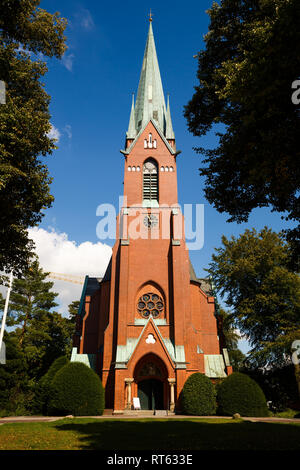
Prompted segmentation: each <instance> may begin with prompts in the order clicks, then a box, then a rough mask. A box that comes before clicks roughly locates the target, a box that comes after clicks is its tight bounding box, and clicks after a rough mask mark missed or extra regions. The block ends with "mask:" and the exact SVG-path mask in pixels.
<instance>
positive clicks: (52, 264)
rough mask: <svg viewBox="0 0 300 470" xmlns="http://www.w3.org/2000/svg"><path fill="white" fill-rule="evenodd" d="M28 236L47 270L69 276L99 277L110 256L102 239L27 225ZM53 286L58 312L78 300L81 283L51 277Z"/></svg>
mask: <svg viewBox="0 0 300 470" xmlns="http://www.w3.org/2000/svg"><path fill="white" fill-rule="evenodd" d="M29 237H30V238H31V239H32V240H33V241H34V243H35V245H36V253H37V255H38V256H39V261H40V264H41V266H42V268H43V269H44V271H47V272H55V273H61V274H65V275H66V277H68V276H70V278H71V279H72V277H71V276H85V275H86V274H87V275H89V276H91V277H102V276H103V275H104V273H105V270H106V267H107V265H108V263H109V260H110V257H111V252H112V250H111V247H110V246H108V245H105V244H104V243H101V242H98V243H91V242H88V241H87V242H83V243H81V244H77V243H76V242H75V241H71V240H69V238H68V235H67V234H66V233H58V232H56V231H54V230H52V231H47V230H44V229H42V228H37V227H35V228H31V229H29ZM52 280H53V282H54V286H53V290H54V291H55V292H57V293H58V294H59V296H58V298H57V299H58V300H57V303H59V308H58V310H59V311H60V312H61V313H67V312H68V305H69V304H70V303H71V302H72V301H73V300H79V299H80V295H81V291H82V285H79V284H73V283H70V282H67V281H60V280H54V279H52Z"/></svg>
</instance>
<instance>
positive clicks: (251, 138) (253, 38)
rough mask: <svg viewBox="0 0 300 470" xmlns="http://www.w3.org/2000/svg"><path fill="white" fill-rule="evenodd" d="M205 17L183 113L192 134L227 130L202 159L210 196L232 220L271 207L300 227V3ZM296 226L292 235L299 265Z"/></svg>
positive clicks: (241, 7)
mask: <svg viewBox="0 0 300 470" xmlns="http://www.w3.org/2000/svg"><path fill="white" fill-rule="evenodd" d="M219 3H220V4H218V3H217V2H214V3H213V5H212V7H211V9H210V10H208V14H209V16H210V25H209V31H208V33H207V34H206V36H205V37H204V41H205V49H204V50H202V51H200V52H199V54H198V72H197V77H198V80H199V84H198V85H197V86H196V87H195V93H194V95H193V97H192V99H191V101H190V102H189V103H188V105H187V106H186V107H185V117H186V119H187V122H188V128H189V130H190V132H192V133H193V134H194V135H195V136H202V135H205V134H206V133H207V132H208V131H209V130H210V129H211V128H212V126H213V125H214V124H220V123H221V124H223V125H224V126H225V130H224V132H222V133H218V134H217V135H218V136H219V142H218V145H217V147H216V148H215V149H209V150H205V149H203V148H198V149H197V150H198V152H200V153H202V154H203V155H204V156H205V158H204V160H203V166H202V167H201V168H200V174H201V175H203V176H205V177H206V181H205V195H206V197H207V199H208V201H209V202H210V203H212V204H213V205H214V206H215V207H216V209H217V210H218V211H220V212H227V213H229V214H230V218H229V221H237V222H241V221H247V219H248V216H249V213H250V212H251V210H252V209H254V208H256V207H263V206H269V205H270V206H271V207H272V209H273V210H275V211H278V212H281V213H283V216H284V217H286V218H287V219H288V220H291V221H296V222H298V223H299V218H300V212H299V189H300V186H299V181H300V166H299V159H300V146H299V135H300V116H299V112H298V109H297V107H296V106H295V105H294V104H293V102H292V99H291V97H292V93H293V90H292V83H293V82H294V81H295V80H296V79H298V78H299V70H300V29H299V23H300V3H299V0H221V1H220V2H219ZM299 234H300V229H299V225H298V226H297V227H296V228H294V229H288V230H287V233H286V235H287V237H288V239H289V240H290V241H291V242H293V243H292V244H293V249H294V252H295V253H296V256H295V257H294V258H291V261H293V262H294V263H296V264H297V263H298V261H299V260H298V255H299V253H300V248H299V243H300V240H299Z"/></svg>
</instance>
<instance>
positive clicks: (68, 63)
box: [61, 53, 75, 72]
mask: <svg viewBox="0 0 300 470" xmlns="http://www.w3.org/2000/svg"><path fill="white" fill-rule="evenodd" d="M74 57H75V55H74V54H67V53H64V55H63V56H62V58H61V60H62V63H63V65H64V67H66V69H67V70H69V72H72V70H73V60H74Z"/></svg>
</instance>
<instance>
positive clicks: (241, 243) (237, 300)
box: [208, 227, 300, 367]
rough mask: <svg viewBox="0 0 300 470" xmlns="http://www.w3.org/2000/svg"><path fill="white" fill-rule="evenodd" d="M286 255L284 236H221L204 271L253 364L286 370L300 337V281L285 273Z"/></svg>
mask: <svg viewBox="0 0 300 470" xmlns="http://www.w3.org/2000/svg"><path fill="white" fill-rule="evenodd" d="M289 255H290V253H289V248H288V245H287V244H286V243H285V242H284V240H283V236H282V235H278V234H276V233H275V232H273V231H272V230H270V229H268V228H267V227H265V228H264V229H263V230H261V231H260V232H259V233H257V232H256V230H255V229H252V230H246V231H245V232H244V233H243V234H242V235H240V236H239V237H238V238H235V237H231V239H230V240H228V239H227V238H226V237H225V236H223V237H222V247H221V248H218V249H216V253H215V254H213V256H212V262H211V263H210V265H209V269H208V271H209V273H210V275H211V276H212V278H213V280H214V283H215V286H216V289H217V290H218V291H219V293H220V295H221V296H223V297H224V300H225V303H226V304H227V305H228V307H230V308H231V314H232V317H233V318H234V324H235V326H236V327H237V328H238V329H239V330H240V331H241V333H242V334H243V335H245V336H246V337H247V338H248V340H249V342H250V344H251V346H252V347H253V349H252V350H251V351H250V353H249V357H248V361H249V362H250V363H252V364H253V363H256V364H258V365H267V364H268V365H276V366H277V367H278V366H279V365H280V364H282V365H285V364H286V363H287V361H288V360H290V358H291V345H292V342H293V340H295V339H297V338H299V337H300V279H299V277H298V276H297V275H296V274H294V273H293V272H291V271H289V269H288V263H289Z"/></svg>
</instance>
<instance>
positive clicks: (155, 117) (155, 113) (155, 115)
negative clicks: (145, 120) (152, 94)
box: [153, 111, 158, 121]
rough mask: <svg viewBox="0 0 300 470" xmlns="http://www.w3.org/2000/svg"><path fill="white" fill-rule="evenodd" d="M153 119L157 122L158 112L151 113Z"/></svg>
mask: <svg viewBox="0 0 300 470" xmlns="http://www.w3.org/2000/svg"><path fill="white" fill-rule="evenodd" d="M153 119H155V120H156V121H158V111H153Z"/></svg>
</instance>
